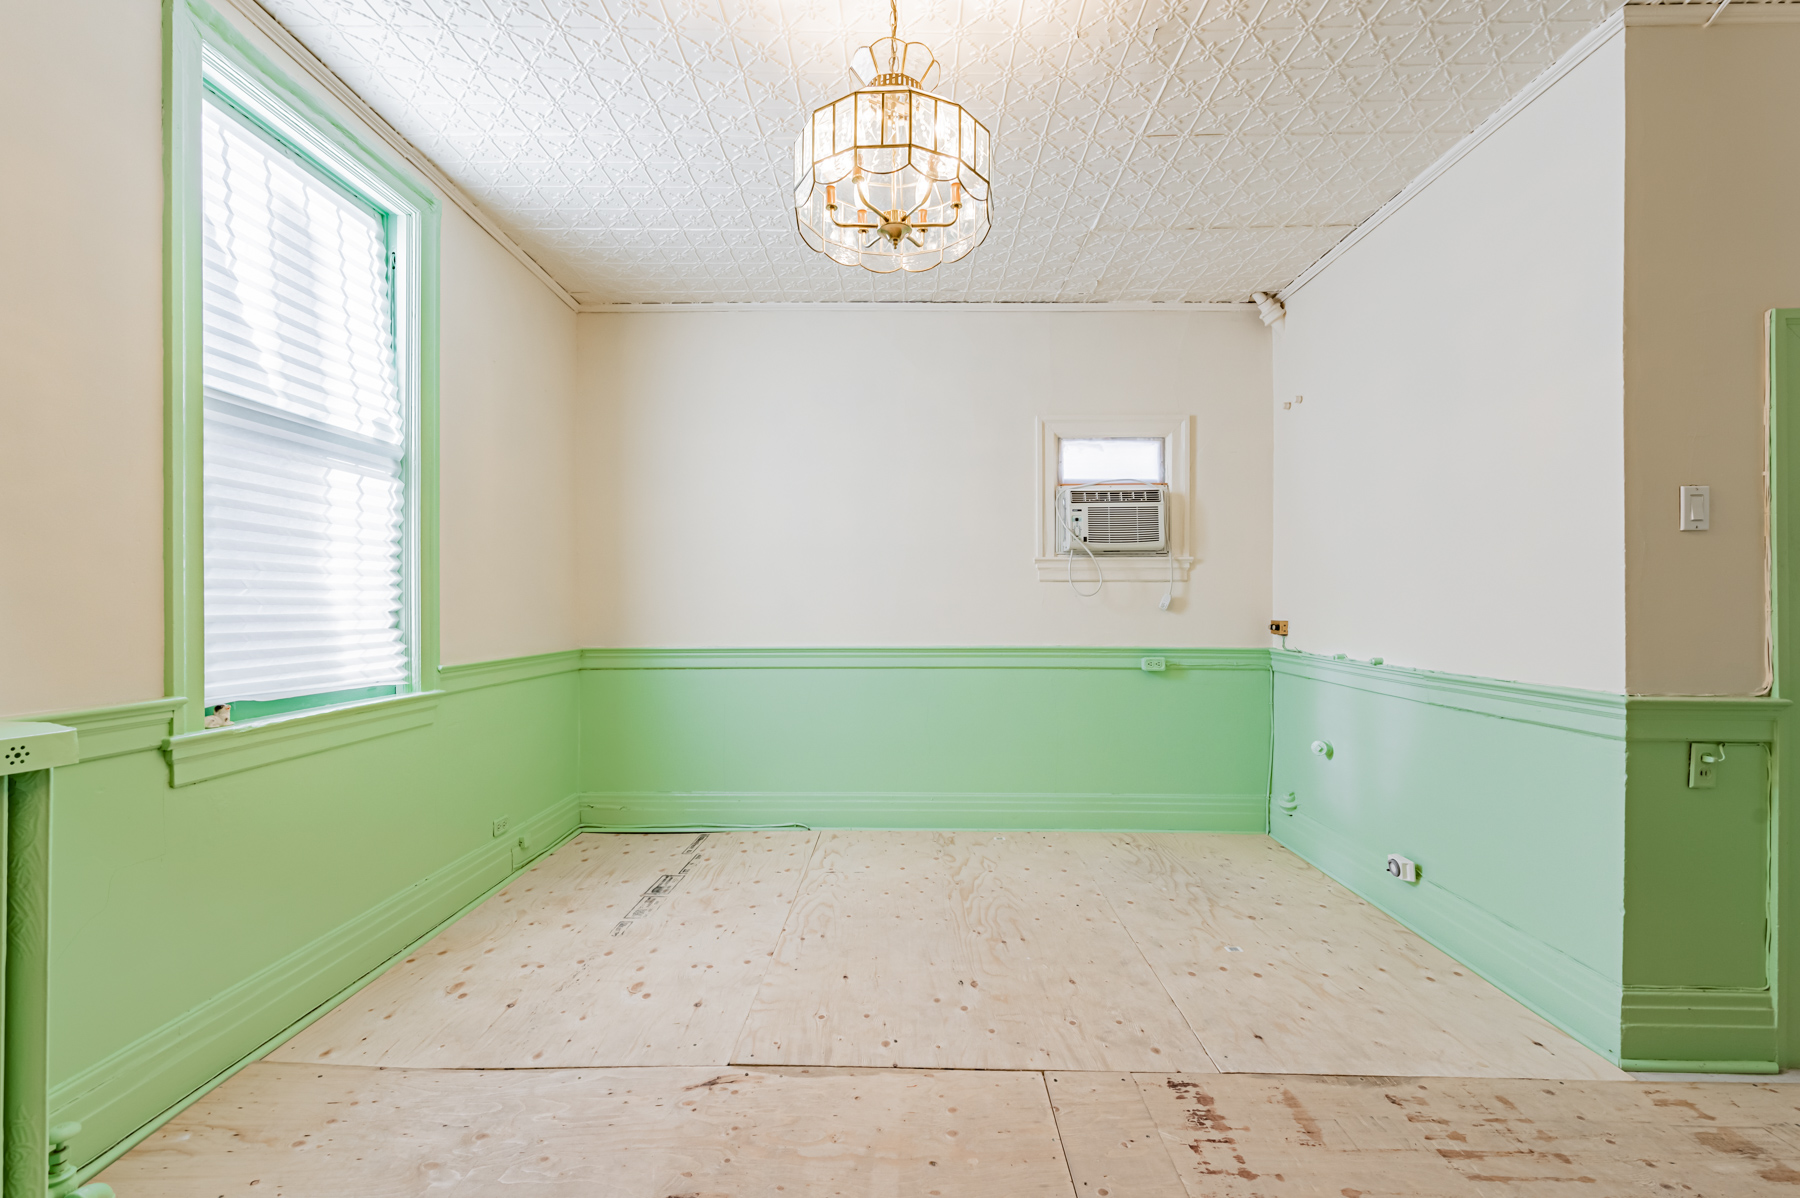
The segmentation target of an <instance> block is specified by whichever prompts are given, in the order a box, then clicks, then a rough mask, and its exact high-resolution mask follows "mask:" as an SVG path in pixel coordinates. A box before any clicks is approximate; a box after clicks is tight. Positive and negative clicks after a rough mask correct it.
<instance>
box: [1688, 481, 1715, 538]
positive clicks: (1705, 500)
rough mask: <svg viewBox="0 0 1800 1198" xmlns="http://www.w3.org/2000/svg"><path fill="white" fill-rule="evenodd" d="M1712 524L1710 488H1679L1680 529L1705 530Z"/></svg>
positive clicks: (1690, 530) (1689, 530)
mask: <svg viewBox="0 0 1800 1198" xmlns="http://www.w3.org/2000/svg"><path fill="white" fill-rule="evenodd" d="M1711 524H1712V488H1711V487H1683V488H1681V531H1682V532H1705V531H1706V530H1707V529H1708V528H1709V527H1711Z"/></svg>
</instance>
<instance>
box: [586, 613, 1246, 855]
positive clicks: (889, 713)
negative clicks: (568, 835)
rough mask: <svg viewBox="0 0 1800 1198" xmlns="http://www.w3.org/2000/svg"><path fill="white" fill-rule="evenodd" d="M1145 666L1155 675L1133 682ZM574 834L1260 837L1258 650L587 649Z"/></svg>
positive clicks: (1151, 674)
mask: <svg viewBox="0 0 1800 1198" xmlns="http://www.w3.org/2000/svg"><path fill="white" fill-rule="evenodd" d="M1150 655H1155V656H1160V657H1162V658H1164V659H1165V661H1166V663H1167V668H1166V669H1165V670H1163V671H1161V672H1154V673H1153V672H1148V671H1145V670H1144V669H1142V668H1141V667H1140V663H1141V661H1142V659H1143V658H1144V657H1146V656H1150ZM581 665H582V668H581V704H582V709H581V780H582V786H583V789H584V791H585V792H586V793H585V794H584V796H583V802H584V805H583V820H584V822H585V823H587V824H589V825H590V826H599V827H641V826H697V825H768V824H805V825H808V826H810V827H838V828H842V827H858V828H1046V829H1055V828H1108V829H1130V828H1153V829H1167V830H1184V831H1211V832H1262V831H1264V830H1265V828H1266V827H1267V819H1268V795H1269V787H1268V776H1269V773H1268V771H1269V681H1270V680H1269V666H1268V653H1267V651H1266V650H1261V649H1251V650H1245V649H1182V650H1165V649H1023V648H1022V649H861V650H843V649H812V650H807V649H801V650H795V649H740V650H657V649H644V650H629V649H609V650H588V651H587V652H585V653H584V654H583V655H582V663H581Z"/></svg>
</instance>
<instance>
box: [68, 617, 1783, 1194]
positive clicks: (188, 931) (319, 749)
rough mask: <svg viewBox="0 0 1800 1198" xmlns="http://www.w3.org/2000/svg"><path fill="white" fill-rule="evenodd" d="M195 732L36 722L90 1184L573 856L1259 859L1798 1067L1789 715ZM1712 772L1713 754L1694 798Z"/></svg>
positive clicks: (1281, 692) (544, 692) (786, 688)
mask: <svg viewBox="0 0 1800 1198" xmlns="http://www.w3.org/2000/svg"><path fill="white" fill-rule="evenodd" d="M1147 656H1160V657H1162V658H1164V659H1165V661H1166V663H1167V668H1166V669H1164V670H1163V671H1160V672H1150V671H1146V670H1144V669H1142V668H1140V663H1141V661H1142V659H1143V658H1144V657H1147ZM390 702H391V701H390ZM180 704H181V701H180V700H179V699H161V700H152V701H149V702H145V703H135V704H129V705H124V706H120V707H113V708H107V709H104V710H100V711H90V712H75V713H55V714H54V715H53V717H51V718H55V719H57V720H58V721H59V722H63V723H70V724H73V725H75V726H76V727H77V728H78V729H79V730H80V733H81V744H82V760H81V762H80V763H79V764H78V765H75V766H71V767H67V768H66V769H63V770H61V771H59V772H58V776H57V796H56V811H55V825H54V837H55V839H54V844H53V868H54V871H55V878H54V895H53V903H54V912H53V919H54V924H53V927H52V937H51V939H52V977H51V985H52V1026H51V1044H50V1053H51V1056H50V1061H51V1078H52V1086H53V1093H52V1101H53V1107H54V1115H55V1117H56V1118H57V1119H79V1120H80V1121H81V1122H82V1123H83V1124H84V1131H83V1135H82V1139H81V1140H80V1142H79V1143H78V1144H77V1150H78V1153H79V1155H80V1156H81V1157H82V1158H83V1159H85V1160H88V1161H89V1162H90V1169H91V1168H92V1166H93V1164H95V1163H98V1161H99V1160H102V1159H104V1157H105V1155H106V1154H108V1153H110V1152H111V1151H113V1150H115V1149H116V1147H117V1146H119V1145H121V1144H124V1143H128V1142H130V1140H131V1138H132V1137H134V1136H135V1135H137V1134H139V1133H140V1132H141V1131H143V1130H144V1129H145V1128H146V1127H148V1126H150V1125H152V1124H153V1123H154V1122H155V1121H157V1120H158V1119H159V1118H161V1117H162V1116H163V1115H164V1114H166V1113H167V1112H168V1111H170V1110H171V1109H172V1108H175V1107H177V1106H178V1105H179V1104H181V1103H183V1102H185V1101H187V1100H188V1099H190V1098H191V1097H192V1096H194V1095H195V1094H196V1093H197V1092H199V1091H201V1090H203V1089H204V1088H205V1087H207V1086H209V1085H211V1084H213V1083H214V1082H216V1081H217V1080H218V1079H219V1078H220V1077H221V1076H223V1075H225V1074H227V1073H229V1071H231V1070H233V1069H235V1068H237V1067H238V1066H239V1065H241V1064H242V1063H243V1062H244V1061H246V1060H248V1059H253V1057H254V1056H255V1055H256V1054H258V1053H259V1052H260V1051H262V1050H263V1049H265V1048H266V1047H267V1046H268V1045H270V1044H271V1043H274V1042H278V1041H279V1040H280V1039H281V1038H284V1037H285V1036H286V1035H288V1034H290V1033H291V1031H292V1030H294V1028H295V1027H296V1026H297V1025H299V1024H301V1023H304V1022H305V1021H307V1020H308V1019H311V1018H315V1017H317V1015H319V1014H320V1013H322V1012H323V1011H324V1010H326V1009H329V1007H330V1005H332V1004H333V1003H334V1002H336V1001H337V1000H338V999H340V998H341V997H342V996H343V995H344V994H345V993H347V992H348V991H349V990H351V989H353V988H354V987H356V986H357V985H360V984H361V983H362V982H363V981H366V980H367V978H368V977H369V976H371V975H372V972H373V971H378V970H379V969H380V968H382V967H383V966H384V964H385V963H386V962H388V961H390V960H392V959H393V958H394V957H395V955H396V954H399V953H402V952H404V951H405V950H406V949H407V948H408V947H409V946H410V945H411V944H413V943H414V942H416V941H417V940H418V939H419V938H420V937H422V936H424V935H427V934H429V933H430V932H431V931H432V930H433V929H435V928H437V927H438V926H441V925H442V924H443V923H444V921H446V920H448V919H450V918H453V917H454V916H455V915H456V914H457V913H458V912H459V911H461V910H463V909H465V908H466V907H467V905H468V904H470V903H472V902H474V901H477V900H478V899H480V898H481V897H482V896H483V895H485V894H487V893H489V892H490V891H491V890H492V889H494V888H495V887H497V886H498V885H500V884H502V883H503V882H504V881H505V880H506V879H507V878H508V877H510V876H511V875H512V874H513V873H514V872H515V871H516V870H517V869H518V868H520V867H521V866H522V865H524V864H525V863H527V862H528V861H529V860H530V859H531V858H533V857H534V856H536V855H538V854H540V853H542V852H544V851H546V850H548V849H549V848H551V847H553V846H554V845H555V844H557V843H559V842H560V841H561V840H562V839H563V838H565V837H566V836H568V835H569V834H571V833H572V832H574V831H575V830H576V828H577V826H578V825H582V826H588V827H592V828H596V829H606V828H614V829H625V828H644V827H692V826H721V825H780V824H804V825H807V826H811V827H860V828H912V827H929V828H1042V829H1058V828H1070V829H1074V828H1095V829H1145V830H1195V831H1228V832H1261V831H1264V830H1265V829H1266V828H1267V829H1270V830H1272V831H1273V834H1274V835H1275V837H1276V838H1277V839H1278V840H1280V841H1281V842H1282V843H1283V844H1285V845H1287V846H1288V847H1289V848H1291V849H1293V850H1294V851H1295V852H1296V853H1298V854H1299V855H1300V856H1302V857H1304V858H1306V859H1307V860H1309V861H1311V862H1313V863H1314V864H1316V865H1318V866H1319V867H1320V868H1321V869H1323V870H1325V872H1327V873H1328V874H1330V875H1331V876H1333V877H1334V878H1336V879H1337V880H1338V881H1340V882H1342V883H1343V884H1344V885H1346V886H1347V887H1349V888H1350V889H1351V890H1353V891H1354V892H1356V893H1357V894H1359V895H1361V896H1363V897H1364V898H1366V899H1368V900H1369V901H1370V902H1373V903H1375V904H1376V905H1377V906H1379V907H1381V908H1383V909H1384V910H1386V911H1388V912H1389V913H1390V914H1392V915H1393V916H1394V917H1395V918H1397V919H1399V920H1400V921H1401V922H1402V923H1405V924H1406V925H1407V926H1409V927H1411V928H1413V929H1414V930H1416V931H1418V932H1419V933H1420V934H1421V935H1423V936H1425V937H1426V938H1427V939H1429V940H1431V941H1432V942H1433V943H1435V944H1437V945H1438V946H1439V947H1441V948H1443V949H1444V950H1445V951H1447V952H1449V953H1450V954H1451V955H1452V956H1454V957H1456V958H1457V959H1458V960H1459V961H1462V962H1464V963H1465V964H1467V965H1468V966H1469V967H1471V968H1473V969H1475V970H1476V971H1478V972H1479V973H1481V974H1482V975H1483V976H1485V977H1487V978H1488V979H1489V980H1491V981H1493V982H1494V983H1495V984H1497V985H1499V986H1500V987H1501V988H1502V989H1504V990H1506V991H1507V992H1508V993H1510V994H1512V995H1514V996H1515V997H1517V998H1518V999H1520V1000H1521V1001H1523V1002H1525V1003H1526V1004H1527V1005H1529V1006H1531V1007H1532V1008H1534V1009H1535V1010H1537V1011H1539V1012H1540V1013H1542V1014H1543V1015H1545V1016H1546V1017H1547V1018H1549V1019H1550V1020H1551V1021H1552V1022H1554V1023H1556V1024H1557V1025H1558V1026H1560V1027H1562V1028H1564V1029H1565V1030H1567V1031H1569V1032H1570V1033H1571V1034H1573V1035H1575V1036H1576V1037H1578V1038H1580V1039H1581V1040H1583V1041H1584V1042H1585V1043H1587V1044H1589V1045H1590V1046H1592V1047H1594V1048H1595V1049H1596V1050H1598V1051H1600V1052H1602V1053H1604V1054H1606V1055H1607V1056H1608V1057H1610V1058H1611V1059H1613V1060H1620V1061H1623V1062H1624V1063H1625V1064H1626V1065H1627V1066H1629V1067H1633V1068H1640V1069H1651V1068H1655V1069H1671V1070H1682V1069H1686V1070H1698V1069H1705V1070H1708V1071H1715V1070H1732V1071H1738V1072H1758V1071H1767V1070H1771V1069H1774V1068H1775V1067H1776V1062H1777V1061H1778V1060H1781V1059H1782V1052H1783V1049H1782V1047H1781V1045H1780V1042H1779V1040H1778V1025H1779V1020H1778V1018H1777V1011H1778V1010H1779V1007H1778V1004H1777V1002H1776V990H1777V987H1776V986H1774V985H1772V984H1771V979H1774V978H1777V977H1779V972H1778V970H1776V969H1775V961H1776V958H1777V956H1778V954H1777V953H1776V951H1775V945H1776V942H1777V937H1776V928H1775V921H1774V919H1773V917H1772V915H1771V912H1772V911H1773V910H1774V909H1775V908H1774V907H1773V905H1772V903H1771V899H1770V895H1771V893H1772V890H1773V885H1774V883H1773V877H1774V872H1773V870H1772V866H1771V862H1772V860H1773V856H1772V850H1771V847H1770V846H1771V844H1772V843H1774V841H1775V840H1776V839H1777V825H1778V824H1779V818H1778V816H1777V815H1776V812H1777V810H1778V808H1777V807H1775V806H1774V805H1773V803H1772V799H1771V787H1772V782H1771V770H1770V768H1769V763H1770V761H1771V760H1779V752H1778V749H1779V745H1780V739H1781V737H1780V729H1781V728H1782V727H1783V726H1784V723H1785V718H1786V716H1785V711H1786V707H1787V704H1785V703H1783V702H1781V701H1778V700H1768V699H1737V700H1728V699H1727V700H1710V699H1637V698H1631V699H1627V698H1626V697H1625V696H1622V695H1614V694H1601V693H1596V692H1587V691H1574V690H1561V689H1557V688H1551V687H1538V686H1529V685H1523V684H1516V683H1506V682H1497V681H1494V680H1491V679H1482V678H1467V677H1458V676H1454V675H1446V674H1433V673H1428V672H1423V671H1415V670H1405V669H1399V668H1395V667H1389V666H1377V665H1370V664H1364V663H1359V662H1352V661H1346V660H1342V659H1331V658H1323V657H1316V656H1311V655H1307V654H1301V653H1291V652H1286V651H1280V650H1277V651H1273V652H1270V651H1266V650H1207V649H1183V650H1144V649H1029V648H1019V649H861V650H848V649H801V650H767V649H744V650H636V649H631V650H626V649H590V650H584V651H570V652H566V653H553V654H544V655H541V656H536V657H524V658H514V659H509V660H505V661H496V662H485V663H480V664H476V665H467V666H457V667H453V668H448V669H445V670H443V671H442V672H441V675H440V685H439V688H438V689H437V690H436V691H433V692H430V693H429V695H428V696H421V697H420V698H419V699H418V700H416V701H413V702H410V703H400V704H399V705H397V706H396V707H393V708H389V709H386V710H390V711H394V712H398V713H403V714H401V715H396V716H394V717H393V718H389V717H388V716H386V715H384V714H382V713H381V712H380V711H377V712H375V713H372V714H370V715H368V716H367V718H364V717H362V716H356V715H355V714H354V713H351V714H345V713H343V712H340V713H338V714H335V715H334V714H332V713H311V714H305V715H301V716H297V717H295V719H296V721H298V722H297V723H295V724H294V725H293V726H291V727H289V728H287V729H286V730H275V731H272V732H270V734H269V735H267V736H263V735H259V734H258V733H257V731H256V730H254V729H251V730H247V731H246V732H245V733H234V734H230V735H226V736H219V737H217V738H216V739H215V740H213V741H208V740H206V739H205V737H204V735H203V736H202V737H201V738H200V739H198V740H195V739H192V738H171V737H170V735H169V733H170V721H171V717H172V714H173V713H174V712H175V711H176V710H177V709H178V708H179V707H180ZM346 710H348V709H346ZM240 737H241V739H242V745H241V747H240V746H239V738H240ZM1697 741H1708V742H1717V743H1723V744H1725V745H1726V747H1727V748H1726V752H1727V759H1726V762H1725V764H1724V767H1723V768H1722V770H1721V772H1720V774H1719V782H1718V786H1717V787H1715V788H1713V789H1711V790H1692V789H1690V788H1688V786H1687V773H1686V767H1687V753H1688V746H1689V744H1691V743H1693V742H1697ZM1314 742H1318V748H1319V750H1320V751H1314ZM1327 747H1328V748H1329V752H1326V751H1324V750H1326V749H1327ZM1772 754H1773V757H1772V756H1771V755H1772ZM1271 777H1272V778H1273V783H1274V785H1273V793H1274V796H1275V803H1274V805H1273V810H1272V811H1271V805H1270V801H1269V798H1270V793H1271V787H1270V781H1271ZM172 783H173V784H172ZM499 817H506V818H507V819H508V820H509V821H510V827H509V828H508V830H507V834H506V835H505V836H504V837H501V838H496V837H494V836H493V834H492V822H493V820H495V819H496V818H499ZM1271 821H1272V822H1271ZM521 840H522V841H523V842H524V843H523V844H520V843H519V842H520V841H521ZM1388 853H1401V854H1404V855H1406V856H1409V857H1411V858H1413V859H1414V860H1415V861H1417V862H1418V863H1419V864H1420V866H1421V867H1422V875H1421V879H1420V881H1419V882H1418V883H1417V884H1416V885H1409V884H1406V883H1403V882H1400V881H1398V880H1396V879H1394V878H1392V877H1390V876H1388V875H1387V874H1386V873H1385V872H1384V869H1383V866H1384V864H1385V861H1386V857H1387V854H1388Z"/></svg>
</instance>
